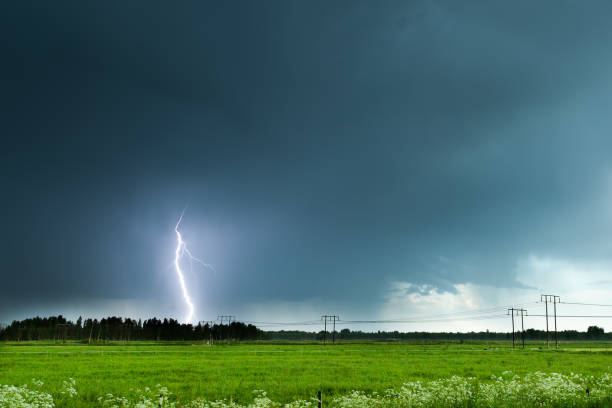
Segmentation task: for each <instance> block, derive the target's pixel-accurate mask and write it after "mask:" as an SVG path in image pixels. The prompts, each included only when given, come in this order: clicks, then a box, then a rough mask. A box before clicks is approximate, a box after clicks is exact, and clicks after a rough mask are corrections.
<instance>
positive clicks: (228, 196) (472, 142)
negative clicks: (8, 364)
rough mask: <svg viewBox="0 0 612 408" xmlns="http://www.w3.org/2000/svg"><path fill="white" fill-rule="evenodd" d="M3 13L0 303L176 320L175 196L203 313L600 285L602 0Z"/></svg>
mask: <svg viewBox="0 0 612 408" xmlns="http://www.w3.org/2000/svg"><path fill="white" fill-rule="evenodd" d="M3 9H4V10H3V12H2V13H0V14H1V17H0V19H1V20H2V23H1V24H0V38H1V39H0V42H1V43H2V50H3V54H4V55H3V58H2V59H3V64H2V66H1V67H0V71H1V73H2V75H1V79H0V81H1V83H2V89H3V92H2V93H3V98H2V105H3V106H2V115H3V119H2V134H3V137H2V139H3V141H2V150H1V157H0V159H1V164H0V166H1V168H2V173H1V179H0V180H1V183H2V184H1V185H2V191H3V194H2V195H3V199H2V202H1V204H0V208H1V211H0V217H2V225H3V226H4V233H3V234H1V236H2V238H1V241H0V254H1V257H0V259H2V267H1V268H0V274H1V275H0V276H1V277H2V285H0V299H1V300H0V320H10V319H12V318H16V317H22V315H24V314H29V313H39V314H46V313H47V312H63V313H64V314H70V313H72V314H77V315H78V314H79V313H81V312H80V310H84V312H82V313H90V314H98V315H99V314H106V313H107V311H109V310H112V311H115V312H116V313H117V314H129V313H132V314H139V315H152V314H157V315H180V314H181V313H182V308H183V305H182V303H181V298H180V295H179V288H178V284H177V282H176V280H175V279H174V275H173V274H174V271H173V270H172V268H171V262H172V258H173V250H174V245H175V242H174V235H173V228H174V224H175V223H176V220H177V219H178V216H179V214H180V213H181V211H182V210H183V208H185V206H187V210H186V213H185V219H184V222H183V224H182V230H183V233H184V237H185V239H186V240H187V241H188V242H189V244H190V248H191V250H192V252H193V253H194V254H197V255H198V256H199V257H200V258H202V259H205V260H206V261H207V262H209V263H211V264H213V265H214V266H215V269H216V271H217V273H211V272H210V271H208V270H200V269H198V268H197V267H194V269H193V271H191V270H190V271H189V272H188V276H187V280H188V282H189V284H190V285H191V287H192V290H193V292H194V297H195V299H196V302H197V309H198V313H197V316H198V318H201V319H205V318H214V316H216V315H217V314H220V313H242V316H245V317H248V318H253V319H255V318H259V319H262V318H265V319H268V320H274V319H281V318H285V319H291V316H295V317H296V319H299V318H306V317H307V316H308V315H309V314H310V313H312V314H313V316H311V318H316V317H317V316H318V314H321V312H326V311H328V310H330V309H333V310H341V311H342V312H344V313H345V314H346V313H349V314H352V315H354V317H362V316H363V317H370V318H371V317H378V316H380V314H381V313H384V314H385V315H389V314H390V313H391V314H392V313H395V314H396V315H400V316H401V315H404V314H406V313H411V312H412V311H413V309H414V311H418V310H419V304H418V302H420V301H424V300H423V299H425V298H426V299H427V300H426V301H425V303H424V304H425V305H431V302H432V301H434V303H435V302H438V300H436V299H438V298H439V297H441V299H442V300H440V301H439V303H440V307H444V305H447V306H448V305H449V304H452V305H454V304H455V303H457V302H459V303H457V305H456V307H457V308H458V309H461V308H466V307H476V306H478V307H480V306H487V305H490V304H497V303H495V302H496V301H498V299H490V298H486V299H481V301H480V302H476V303H477V304H476V305H475V306H474V304H473V303H474V302H473V300H474V297H475V296H477V294H478V292H479V289H478V288H487V289H486V290H487V291H491V290H493V291H495V290H499V291H500V292H496V293H505V294H506V295H504V296H506V298H505V299H504V302H505V301H515V299H518V298H520V299H519V300H523V299H524V298H525V297H526V298H528V299H529V300H537V298H539V296H538V297H536V294H539V292H538V291H541V290H547V289H549V288H550V289H551V290H552V289H554V288H555V285H560V286H561V287H558V290H559V291H561V292H562V293H563V294H564V295H565V294H567V295H569V296H570V297H572V296H573V297H574V298H576V299H578V298H579V297H580V296H584V295H585V294H587V293H590V294H591V295H590V296H592V293H591V292H589V290H591V289H592V288H593V285H595V286H597V285H599V289H601V288H603V287H607V286H605V285H611V286H612V284H610V283H603V284H602V283H600V284H596V282H602V281H605V279H604V277H605V275H606V274H609V271H611V269H610V266H611V265H612V257H611V254H612V252H611V249H612V238H611V237H610V227H611V226H612V225H611V224H612V217H611V213H610V208H612V206H611V204H612V138H611V137H610V134H611V133H610V130H611V129H612V119H611V116H610V114H609V112H610V106H611V102H612V96H611V95H612V92H611V91H612V78H611V77H610V74H609V73H610V72H611V70H612V52H611V49H610V47H609V44H610V43H611V40H612V26H611V25H610V24H609V20H610V16H611V15H612V5H610V3H608V2H598V1H590V2H583V3H578V2H575V1H560V2H559V1H557V2H554V3H553V2H540V3H533V2H527V1H525V2H520V1H519V2H481V1H468V2H461V3H456V2H452V1H410V2H408V1H397V2H394V1H383V2H369V1H364V2H358V1H335V2H325V1H321V2H318V1H314V2H313V1H310V2H300V1H265V2H247V1H243V2H200V1H194V2H181V3H180V4H178V5H176V4H170V3H167V2H140V3H139V2H129V3H121V2H98V3H83V2H53V3H44V2H14V3H12V4H8V5H5V6H4V7H3ZM551 265H552V266H551ZM561 270H569V271H574V272H572V273H570V274H569V275H568V276H574V277H575V276H580V277H581V278H580V279H578V280H576V281H575V282H574V281H572V282H573V283H572V284H571V285H570V284H568V285H566V286H565V287H563V285H562V283H560V281H559V279H558V278H557V277H556V276H557V275H555V273H556V272H554V271H561ZM550 271H553V272H550ZM545 278H546V279H545ZM564 282H565V281H564ZM581 285H582V286H581ZM601 285H604V286H601ZM410 288H412V289H414V288H417V290H416V292H414V291H412V289H410ZM418 288H420V290H419V289H418ZM470 288H471V289H470ZM474 288H476V289H474ZM611 288H612V287H611ZM532 292H533V293H532ZM414 293H416V294H417V295H418V296H417V295H413V294H414ZM510 294H511V295H510ZM522 295H525V296H522ZM398 296H399V297H398ZM448 296H450V297H452V298H453V299H455V300H448V299H447V297H448ZM478 296H479V295H478ZM500 296H501V295H500ZM521 296H522V297H521ZM602 296H603V295H602ZM534 297H535V298H534ZM468 298H469V299H472V301H464V302H463V301H457V299H460V300H461V299H468ZM415 299H416V300H415ZM445 299H446V300H445ZM580 300H584V299H580ZM415 302H416V303H415ZM110 305H114V306H110ZM117 305H119V306H117ZM278 305H284V306H282V307H281V308H279V307H278ZM281 310H282V312H281ZM432 310H433V309H432ZM236 311H237V312H236ZM283 313H287V316H286V315H284V314H283ZM302 315H303V316H302ZM290 321H293V319H291V320H290Z"/></svg>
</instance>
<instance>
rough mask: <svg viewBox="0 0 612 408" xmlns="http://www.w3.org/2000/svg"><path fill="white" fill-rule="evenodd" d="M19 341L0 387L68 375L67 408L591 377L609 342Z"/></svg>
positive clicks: (9, 349)
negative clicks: (101, 401)
mask: <svg viewBox="0 0 612 408" xmlns="http://www.w3.org/2000/svg"><path fill="white" fill-rule="evenodd" d="M23 344H24V343H20V344H5V345H0V384H15V385H21V384H25V383H29V382H31V379H32V378H36V379H38V380H41V381H43V382H44V383H45V388H46V389H48V390H50V391H51V393H52V394H53V393H54V392H53V391H54V390H57V392H59V390H61V388H62V383H63V381H64V380H66V379H67V378H74V379H76V380H77V384H78V387H77V388H78V391H79V393H78V396H77V397H76V398H75V399H73V400H70V402H67V403H65V404H64V405H61V404H58V406H71V407H89V406H95V405H96V404H98V401H97V398H98V397H99V396H100V395H103V394H106V393H111V394H114V395H126V396H129V395H132V394H133V393H134V389H137V388H140V389H144V388H145V387H151V388H154V387H155V385H156V384H161V385H163V386H164V387H167V388H168V389H169V390H171V391H172V392H173V393H174V394H175V395H176V398H177V400H178V401H179V402H181V401H182V402H186V401H191V400H194V399H196V398H198V397H203V398H206V399H209V400H215V399H231V400H233V401H238V402H241V403H248V402H251V401H252V400H253V394H252V391H253V390H256V389H259V390H266V391H267V393H268V397H270V398H271V399H272V400H274V401H278V402H281V403H287V402H290V401H294V400H298V399H305V400H309V399H310V398H312V397H314V396H315V395H316V391H317V390H319V389H321V390H322V391H323V394H324V395H325V396H327V397H328V398H330V399H331V398H332V397H334V396H341V395H346V394H348V393H349V392H351V391H352V390H359V391H363V392H366V393H373V392H378V393H382V392H384V391H385V390H387V389H389V388H393V389H399V388H400V387H401V386H402V384H404V383H406V382H408V381H417V380H422V381H432V380H438V379H440V378H450V377H452V376H455V375H457V376H461V377H465V378H467V377H474V378H475V379H476V380H477V381H479V382H483V383H490V382H491V381H492V380H491V375H498V376H499V375H501V373H502V372H504V371H506V370H509V371H512V372H513V374H518V375H520V376H524V375H526V374H529V373H533V372H536V371H541V372H544V373H553V372H554V373H561V374H568V375H569V374H570V373H580V374H584V375H595V376H599V375H603V374H604V373H606V372H610V371H612V352H610V351H609V350H610V349H612V348H611V346H612V345H611V344H609V343H608V344H605V343H573V344H563V345H562V348H563V350H561V351H553V350H546V349H540V348H539V347H541V345H529V346H528V349H527V350H520V349H512V348H511V347H509V344H507V343H485V342H482V343H479V342H474V343H469V344H457V343H437V344H426V343H347V344H339V345H334V346H330V345H328V346H321V345H318V344H299V343H298V344H265V343H264V344H246V345H219V346H217V345H215V346H213V347H209V346H206V345H203V344H195V343H194V344H191V343H178V344H177V343H168V344H165V343H132V344H129V345H124V344H114V345H105V346H87V345H77V344H68V345H52V344H37V343H28V344H27V345H23ZM589 350H590V351H589ZM592 351H597V352H592Z"/></svg>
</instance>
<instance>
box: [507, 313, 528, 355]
mask: <svg viewBox="0 0 612 408" xmlns="http://www.w3.org/2000/svg"><path fill="white" fill-rule="evenodd" d="M506 314H508V315H510V316H512V347H514V316H518V315H519V314H520V315H521V338H522V340H523V348H525V322H524V319H523V316H524V315H526V314H527V310H525V309H516V308H514V307H511V308H509V309H508V313H506Z"/></svg>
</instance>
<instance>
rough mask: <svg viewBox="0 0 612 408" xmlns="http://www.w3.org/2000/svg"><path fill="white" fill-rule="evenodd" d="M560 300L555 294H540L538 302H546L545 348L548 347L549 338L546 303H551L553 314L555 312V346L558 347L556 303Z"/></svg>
mask: <svg viewBox="0 0 612 408" xmlns="http://www.w3.org/2000/svg"><path fill="white" fill-rule="evenodd" d="M560 301H561V298H560V297H559V296H557V295H540V302H544V303H545V304H546V348H550V340H549V335H548V303H549V302H552V303H553V308H554V314H555V348H557V349H558V348H559V338H558V337H557V303H559V302H560Z"/></svg>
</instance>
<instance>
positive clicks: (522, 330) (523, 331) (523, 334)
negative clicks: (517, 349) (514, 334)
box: [519, 309, 527, 348]
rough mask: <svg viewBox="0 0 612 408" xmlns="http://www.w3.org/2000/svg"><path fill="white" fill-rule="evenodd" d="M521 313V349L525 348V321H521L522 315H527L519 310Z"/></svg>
mask: <svg viewBox="0 0 612 408" xmlns="http://www.w3.org/2000/svg"><path fill="white" fill-rule="evenodd" d="M519 310H520V311H521V337H522V339H523V348H525V321H524V319H523V313H525V315H526V314H527V310H525V309H519Z"/></svg>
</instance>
